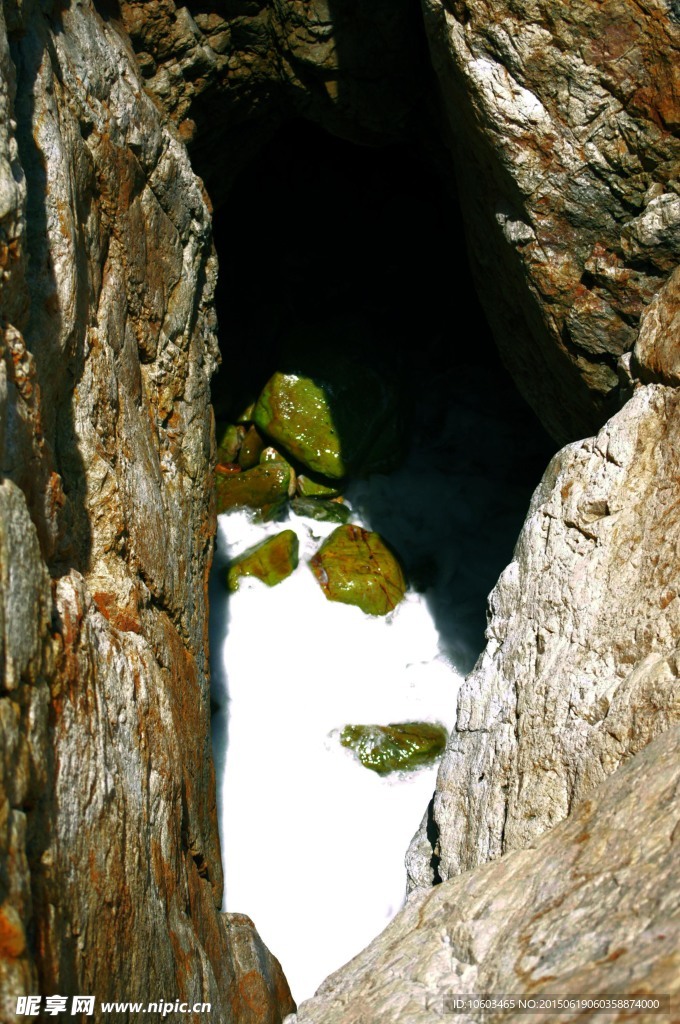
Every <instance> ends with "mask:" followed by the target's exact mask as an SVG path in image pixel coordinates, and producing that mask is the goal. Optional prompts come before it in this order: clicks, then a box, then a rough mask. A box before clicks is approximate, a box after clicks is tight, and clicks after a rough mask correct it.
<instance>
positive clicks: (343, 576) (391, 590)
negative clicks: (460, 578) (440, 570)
mask: <svg viewBox="0 0 680 1024" xmlns="http://www.w3.org/2000/svg"><path fill="white" fill-rule="evenodd" d="M310 566H311V568H312V572H313V573H314V575H315V576H316V578H317V580H318V582H319V584H320V585H321V587H322V589H323V592H324V594H325V595H326V597H327V598H328V600H329V601H341V602H342V603H343V604H355V605H358V607H359V608H361V609H362V611H364V612H366V613H367V614H368V615H387V613H388V612H390V611H392V609H393V608H395V607H396V606H397V605H398V604H399V602H400V601H401V599H402V598H403V596H404V594H405V593H406V581H405V579H404V574H403V572H402V570H401V566H400V565H399V562H398V561H397V559H396V558H395V556H394V555H393V554H392V552H391V551H390V550H389V548H388V547H387V546H386V545H385V543H384V541H383V540H382V539H381V538H380V536H379V535H378V534H377V533H371V532H370V531H369V530H364V529H362V528H361V527H360V526H355V525H353V524H352V523H349V524H348V525H347V526H339V527H338V528H337V530H334V531H333V533H332V534H331V535H330V536H329V537H327V538H326V540H325V541H324V542H323V544H322V545H321V547H320V548H319V550H318V551H317V553H316V554H315V555H314V557H313V558H312V559H311V561H310Z"/></svg>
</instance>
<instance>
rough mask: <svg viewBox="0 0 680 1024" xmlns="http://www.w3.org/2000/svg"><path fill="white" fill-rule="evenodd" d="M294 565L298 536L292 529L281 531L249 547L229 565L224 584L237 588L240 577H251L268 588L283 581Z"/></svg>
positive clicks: (232, 588) (296, 560) (296, 562)
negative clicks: (260, 581)
mask: <svg viewBox="0 0 680 1024" xmlns="http://www.w3.org/2000/svg"><path fill="white" fill-rule="evenodd" d="M297 564H298V539H297V535H296V534H295V532H294V531H293V530H283V531H282V532H281V533H277V534H276V536H274V537H268V538H267V540H265V541H262V543H261V544H256V545H255V547H252V548H249V550H248V551H246V552H245V553H244V554H243V555H241V557H240V558H239V559H238V560H237V561H236V562H233V563H232V565H230V566H229V569H228V571H227V586H228V587H229V589H230V590H232V591H233V590H238V587H239V582H240V580H241V578H242V577H243V576H254V577H255V578H256V579H258V580H262V582H263V583H266V584H267V586H268V587H275V586H276V584H277V583H280V582H281V581H282V580H285V579H286V577H287V576H290V574H291V573H292V572H293V570H294V569H295V568H296V567H297Z"/></svg>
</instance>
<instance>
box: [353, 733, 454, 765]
mask: <svg viewBox="0 0 680 1024" xmlns="http://www.w3.org/2000/svg"><path fill="white" fill-rule="evenodd" d="M340 742H341V743H342V745H343V747H349V748H350V749H351V750H353V751H354V752H355V754H356V755H357V757H358V758H359V760H360V761H361V763H362V764H363V765H364V767H365V768H370V769H371V771H374V772H378V774H379V775H386V774H387V773H388V772H396V771H409V770H412V769H414V768H420V767H422V766H423V765H429V764H433V763H434V762H435V761H436V760H437V758H438V757H440V756H441V755H442V754H443V753H444V748H445V747H446V729H445V728H444V726H443V725H438V724H435V723H433V722H400V723H392V724H390V725H346V726H345V728H344V729H343V730H342V733H341V734H340Z"/></svg>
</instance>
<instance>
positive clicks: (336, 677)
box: [211, 512, 460, 1002]
mask: <svg viewBox="0 0 680 1024" xmlns="http://www.w3.org/2000/svg"><path fill="white" fill-rule="evenodd" d="M352 522H357V523H360V524H361V525H365V526H367V527H369V528H370V525H371V524H370V522H369V521H367V518H366V516H363V517H362V516H361V515H359V514H358V512H357V514H356V515H353V516H352ZM286 528H292V529H294V530H295V531H296V533H297V535H298V537H299V539H300V564H299V566H298V568H297V570H296V571H295V572H294V573H293V575H292V576H291V577H289V578H288V579H287V580H285V581H284V582H283V583H281V584H279V585H278V586H276V587H272V588H268V587H266V586H265V585H264V584H262V583H260V582H259V581H243V582H242V584H241V588H240V590H239V591H238V593H237V594H232V595H227V594H226V593H225V590H224V587H223V585H220V583H219V580H220V577H223V576H224V566H225V564H226V562H227V561H228V559H229V558H233V557H234V556H236V555H238V554H240V553H241V552H242V551H243V550H245V549H246V548H247V547H249V546H251V545H252V544H254V543H256V542H257V541H259V540H261V539H262V538H263V537H264V536H266V535H270V534H272V533H276V532H278V531H279V530H281V529H286ZM334 528H335V525H334V524H325V523H317V522H314V521H312V520H309V519H301V518H298V517H296V516H293V515H291V516H290V520H289V521H288V522H286V523H284V524H282V523H269V524H266V525H259V526H256V525H253V524H252V523H251V522H250V521H249V519H248V517H247V515H246V514H245V513H235V514H231V515H223V516H220V517H219V527H218V547H217V555H216V569H215V573H214V585H213V593H212V597H211V601H212V628H213V677H214V679H213V694H214V699H215V702H216V703H217V704H218V705H220V709H219V711H218V712H217V713H215V714H214V716H213V745H214V749H215V760H216V766H217V771H218V779H219V794H218V795H219V807H220V831H221V836H222V852H223V861H224V869H225V889H226V892H225V909H227V910H232V911H239V912H242V913H247V914H248V915H249V916H250V917H252V918H253V920H254V922H255V924H256V927H257V929H258V931H259V932H260V935H261V936H262V938H263V939H264V941H265V942H266V943H267V945H268V946H269V948H270V949H271V950H272V951H273V952H274V953H275V955H276V956H277V957H278V958H279V960H280V961H281V963H282V966H283V969H284V971H285V973H286V976H287V978H288V981H289V983H290V986H291V989H292V992H293V996H294V998H295V999H296V1000H297V1001H298V1002H300V1001H301V1000H303V999H305V998H308V997H309V996H310V995H312V994H313V993H314V991H315V989H316V988H317V987H318V985H319V984H320V983H321V981H322V980H323V979H324V978H325V977H326V976H327V975H328V974H329V973H330V972H331V971H333V970H335V969H337V968H338V967H340V966H341V965H342V964H344V963H346V962H347V960H349V959H351V957H353V956H355V955H356V954H357V953H358V952H359V951H360V950H361V949H362V948H363V947H364V946H365V945H366V944H367V943H368V942H369V941H370V940H371V939H372V938H373V937H374V936H375V935H376V934H377V933H378V932H379V931H381V929H382V928H384V926H385V925H386V924H387V923H388V921H389V920H390V919H391V918H392V916H393V915H394V914H395V913H396V911H397V910H398V909H399V907H400V906H401V905H402V903H403V900H404V896H405V870H404V853H405V851H406V848H407V847H408V844H409V841H410V839H411V837H412V835H413V833H414V832H415V830H416V829H417V827H418V825H419V824H420V821H421V819H422V816H423V813H424V812H425V809H426V807H427V804H428V802H429V800H430V798H431V796H432V793H433V791H434V786H435V778H436V766H435V767H432V768H429V769H421V770H420V771H417V772H413V773H401V774H399V775H390V776H385V777H380V776H378V775H376V774H375V773H374V772H372V771H369V770H368V769H366V768H364V767H363V766H362V765H361V764H360V763H359V761H358V760H356V758H355V757H354V755H353V754H352V752H351V751H348V750H346V749H344V748H343V747H341V745H340V742H339V736H338V733H339V731H340V730H341V729H342V727H343V726H345V725H346V724H349V723H351V724H361V723H365V724H370V723H380V724H387V723H389V722H405V721H413V720H428V721H439V722H442V723H443V724H444V725H446V727H447V728H451V726H452V724H453V720H454V718H455V707H456V693H457V688H458V685H459V682H460V676H459V675H458V673H457V672H456V671H455V670H454V669H453V668H452V667H451V665H450V663H449V661H448V660H447V658H446V656H445V654H444V653H443V652H442V650H441V645H440V639H439V634H438V632H437V629H436V628H435V625H434V623H433V620H432V617H431V615H430V612H429V611H428V607H427V604H426V601H425V599H424V597H423V596H422V595H419V594H415V593H412V592H410V593H409V594H408V595H407V597H406V598H405V600H404V601H403V602H402V603H401V604H400V605H399V606H398V607H397V608H396V609H395V611H394V612H392V613H391V614H390V615H388V616H386V617H375V616H367V615H365V614H364V613H363V612H362V611H360V609H358V608H356V607H353V606H350V605H343V604H338V603H334V602H330V601H328V600H327V599H326V598H325V596H324V594H323V592H322V590H321V588H320V587H319V585H318V584H317V582H316V580H315V579H314V576H313V575H312V572H311V570H310V569H309V566H308V564H307V562H308V559H309V558H310V557H311V555H312V554H313V553H314V552H315V551H316V550H317V548H318V546H319V544H320V543H321V540H322V539H323V538H324V537H325V536H327V535H328V534H329V533H330V532H331V531H332V530H333V529H334ZM218 627H219V631H220V633H221V637H222V639H221V641H220V649H219V650H218V649H217V645H216V643H215V633H216V631H217V629H218Z"/></svg>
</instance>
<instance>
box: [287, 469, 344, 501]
mask: <svg viewBox="0 0 680 1024" xmlns="http://www.w3.org/2000/svg"><path fill="white" fill-rule="evenodd" d="M295 490H296V492H297V493H298V494H299V495H300V497H301V498H337V497H338V495H339V494H340V490H339V488H338V486H337V484H333V483H330V482H328V483H323V482H321V481H320V480H317V479H314V478H313V477H311V476H307V474H306V473H300V474H299V475H298V478H297V484H296V487H295Z"/></svg>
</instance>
